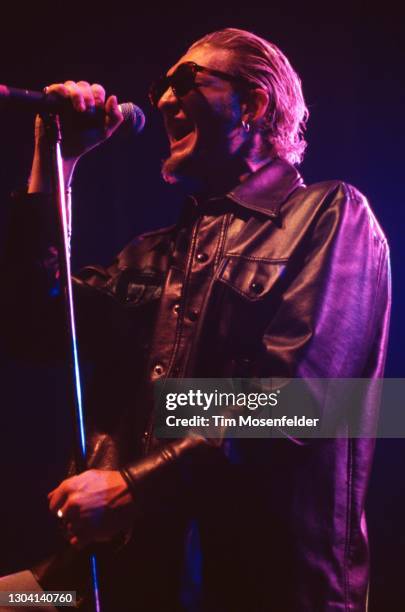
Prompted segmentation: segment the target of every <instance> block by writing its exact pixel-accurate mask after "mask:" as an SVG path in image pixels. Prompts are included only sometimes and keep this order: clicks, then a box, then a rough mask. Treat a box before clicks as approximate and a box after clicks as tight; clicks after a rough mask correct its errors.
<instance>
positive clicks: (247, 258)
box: [225, 253, 289, 263]
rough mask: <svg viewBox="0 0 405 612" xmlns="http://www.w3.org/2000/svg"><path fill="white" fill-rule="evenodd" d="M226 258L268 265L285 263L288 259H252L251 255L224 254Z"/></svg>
mask: <svg viewBox="0 0 405 612" xmlns="http://www.w3.org/2000/svg"><path fill="white" fill-rule="evenodd" d="M225 256H226V257H237V258H238V259H246V260H247V261H266V262H268V263H287V262H288V261H289V258H288V257H280V258H273V257H254V256H253V255H239V254H238V253H225Z"/></svg>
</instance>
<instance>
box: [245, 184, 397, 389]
mask: <svg viewBox="0 0 405 612" xmlns="http://www.w3.org/2000/svg"><path fill="white" fill-rule="evenodd" d="M288 267H289V268H290V269H288V270H287V274H286V276H285V281H284V286H283V290H282V293H281V298H280V300H279V303H278V308H277V309H276V311H275V313H274V316H272V318H271V321H269V323H268V325H267V327H266V330H265V333H264V335H263V342H262V350H261V353H259V354H258V355H257V357H256V360H255V361H254V364H253V371H252V374H253V375H259V376H267V377H269V376H286V377H290V378H294V377H298V378H350V377H352V378H355V377H358V378H360V377H368V378H372V377H373V376H382V375H383V369H384V363H385V357H386V350H387V335H388V325H389V316H390V308H391V281H390V262H389V249H388V245H387V241H386V239H385V236H384V234H383V232H382V230H381V228H380V227H379V225H378V223H377V221H376V219H375V217H374V215H373V213H372V211H371V209H370V207H369V204H368V202H367V200H366V198H365V197H364V196H363V195H362V194H361V193H359V192H358V191H357V190H356V189H354V188H353V187H352V186H350V185H346V184H344V183H341V184H338V186H337V187H335V189H333V190H332V191H331V193H329V194H328V196H327V197H326V199H325V203H324V205H323V207H322V208H321V209H320V211H319V214H318V216H317V218H316V219H315V222H314V223H313V226H312V227H311V229H310V231H309V232H308V235H307V236H306V237H304V240H303V242H302V244H301V246H300V247H299V248H298V252H297V254H295V255H294V256H293V257H292V262H291V265H290V266H288Z"/></svg>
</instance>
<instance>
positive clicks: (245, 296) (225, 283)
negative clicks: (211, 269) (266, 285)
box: [218, 278, 261, 302]
mask: <svg viewBox="0 0 405 612" xmlns="http://www.w3.org/2000/svg"><path fill="white" fill-rule="evenodd" d="M218 280H219V282H221V283H224V285H228V287H230V288H231V289H233V291H236V292H237V293H239V295H241V296H242V297H244V298H247V299H248V300H250V301H251V302H256V301H258V300H260V299H261V296H258V297H249V296H248V295H247V294H246V293H244V292H243V291H241V290H240V289H238V288H237V287H235V285H232V283H231V282H229V281H227V280H225V279H223V278H219V279H218Z"/></svg>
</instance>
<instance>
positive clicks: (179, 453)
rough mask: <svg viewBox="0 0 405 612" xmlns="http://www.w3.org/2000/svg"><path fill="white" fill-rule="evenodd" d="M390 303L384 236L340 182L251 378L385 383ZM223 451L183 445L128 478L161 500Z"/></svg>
mask: <svg viewBox="0 0 405 612" xmlns="http://www.w3.org/2000/svg"><path fill="white" fill-rule="evenodd" d="M286 222H288V221H287V220H286ZM390 305H391V282H390V265H389V250H388V245H387V242H386V239H385V237H384V234H383V232H382V231H381V229H380V228H379V226H378V223H377V221H376V219H375V217H374V215H373V214H372V212H371V210H370V208H369V205H368V203H367V200H366V199H365V198H364V196H362V194H360V193H359V192H358V191H356V190H355V189H354V188H353V187H351V186H349V185H346V184H338V185H337V186H336V184H335V187H334V189H332V190H331V191H330V193H329V194H328V195H327V197H326V198H325V200H324V204H323V206H322V208H321V209H320V210H319V213H318V215H317V217H316V218H315V220H314V223H313V224H312V225H311V227H310V229H309V231H308V232H307V235H305V236H304V238H303V240H302V243H301V244H300V246H299V247H298V249H297V252H296V253H295V254H294V255H293V257H292V258H291V261H290V262H289V266H288V272H287V274H286V275H285V277H284V278H283V288H282V291H281V292H280V297H279V300H278V305H277V308H276V309H275V310H273V311H272V314H271V320H269V322H268V324H267V325H266V326H265V331H264V334H263V337H262V342H261V347H260V349H259V350H258V351H257V353H256V354H255V355H254V356H252V359H251V360H250V361H249V363H248V369H247V370H246V371H245V372H244V374H243V376H244V377H258V378H269V377H286V378H306V377H308V378H350V377H353V378H354V377H368V378H373V377H380V376H382V375H383V370H384V362H385V357H386V349H387V336H388V325H389V314H390ZM219 445H220V441H218V440H207V439H204V438H203V437H201V438H189V439H184V440H176V441H173V442H170V443H168V444H166V445H165V446H164V447H162V448H161V449H159V450H157V451H156V452H155V453H154V454H152V455H150V456H148V457H147V458H146V459H144V460H143V461H140V462H137V463H134V464H132V465H128V466H126V468H125V470H124V476H125V477H126V479H127V481H128V482H129V483H132V490H133V494H134V497H135V498H137V497H138V498H139V495H141V497H142V498H144V499H145V498H146V499H148V496H149V499H153V491H154V490H157V488H158V483H159V482H160V483H161V484H162V483H165V485H164V486H165V487H167V488H168V489H170V482H171V483H172V484H173V482H174V481H176V482H177V481H178V480H179V479H180V482H181V483H183V484H184V483H187V482H188V481H189V476H188V473H189V470H190V465H191V464H192V463H193V461H194V459H193V457H194V458H196V460H195V464H196V465H197V466H200V465H201V462H202V461H204V460H207V457H211V459H210V461H211V460H215V461H218V457H219V452H220V451H219V448H218V446H219ZM212 473H213V472H212V471H211V474H212ZM171 477H172V480H170V478H171Z"/></svg>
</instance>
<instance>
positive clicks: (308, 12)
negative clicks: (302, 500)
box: [0, 2, 405, 612]
mask: <svg viewBox="0 0 405 612" xmlns="http://www.w3.org/2000/svg"><path fill="white" fill-rule="evenodd" d="M10 10H11V11H12V13H10ZM401 23H402V19H401V16H400V15H399V14H398V13H397V12H395V11H394V10H393V9H392V7H390V5H389V4H387V3H384V5H383V6H382V7H380V9H371V8H370V6H369V5H368V4H366V3H364V4H362V3H357V4H353V3H351V4H350V5H349V4H347V5H346V4H342V3H340V4H334V5H333V8H332V7H329V8H328V7H327V6H326V4H325V6H322V7H320V6H317V5H315V4H314V3H300V4H298V3H297V4H296V5H293V4H291V3H290V2H289V3H286V2H281V3H280V5H279V6H278V5H276V4H275V3H269V2H266V3H265V5H264V6H263V5H262V6H261V5H258V4H255V3H254V2H249V3H248V4H246V3H244V6H243V7H241V8H238V7H237V6H236V5H234V4H229V5H226V4H222V6H218V4H217V5H216V6H215V5H210V4H207V3H201V2H200V3H190V4H186V3H182V4H178V3H177V4H173V3H171V4H170V5H166V6H163V7H160V6H158V5H157V4H155V3H153V6H152V4H151V8H150V9H146V8H141V7H140V6H134V5H132V4H131V5H128V6H126V5H124V4H122V3H120V4H118V3H115V5H114V3H108V4H107V5H105V6H103V7H102V6H101V4H99V5H95V6H89V5H88V4H86V6H85V7H83V8H81V7H80V8H79V7H78V6H76V5H73V4H72V5H71V6H69V5H68V3H67V2H64V3H61V2H55V3H54V4H53V5H52V6H51V5H48V4H46V5H45V4H44V3H41V4H38V3H37V4H35V5H32V6H31V8H25V7H23V6H22V5H21V4H19V6H18V7H16V8H15V9H13V7H12V6H9V7H8V14H6V15H5V14H3V15H2V21H1V37H0V52H1V53H0V66H1V70H0V82H2V83H6V84H8V85H12V86H15V87H24V88H30V89H42V87H44V86H45V85H46V84H49V83H52V82H60V81H64V80H66V79H68V78H69V79H73V80H80V79H84V80H88V81H90V82H100V83H102V84H103V85H104V86H105V87H106V89H107V91H108V92H109V93H116V94H117V95H118V97H119V99H120V100H121V101H123V100H133V101H134V102H136V103H137V104H139V105H140V106H142V107H143V108H144V109H145V111H146V114H147V127H146V129H145V131H144V133H143V134H142V135H141V136H139V137H138V138H136V139H133V140H125V139H124V137H123V136H122V135H121V136H117V137H114V139H112V140H111V141H110V142H108V143H107V144H105V145H103V146H102V147H100V148H99V149H97V150H95V151H93V152H92V153H91V154H90V155H89V156H87V157H86V158H85V159H83V160H82V162H81V164H80V166H79V169H78V171H77V174H76V176H75V181H74V187H75V188H74V203H75V216H74V221H75V233H74V241H73V249H74V266H75V267H77V266H80V265H82V264H84V263H90V262H98V263H107V262H108V261H109V260H110V259H111V257H112V256H113V255H114V254H115V253H116V252H117V251H118V250H119V249H120V248H121V247H122V246H123V245H124V244H125V243H126V242H127V241H128V240H129V239H130V238H131V237H132V236H133V235H134V234H136V233H139V232H141V231H144V230H146V229H152V228H155V227H159V226H162V225H166V224H168V223H171V222H173V221H174V220H175V218H176V214H177V211H178V208H179V194H178V193H177V192H176V190H175V189H173V188H170V187H168V186H166V185H164V184H163V182H162V181H161V179H160V173H159V170H160V164H161V160H162V158H163V157H164V156H165V153H166V141H165V136H164V132H163V130H162V124H161V121H160V118H159V117H158V116H157V115H155V114H154V113H153V112H151V111H150V109H149V108H148V104H147V99H146V92H147V86H148V84H149V82H150V80H151V79H152V78H153V77H155V76H156V75H158V74H160V73H161V72H162V71H165V70H166V69H167V68H168V67H169V66H170V65H171V64H172V63H174V62H175V61H176V60H177V59H178V57H179V56H180V55H181V54H182V53H183V52H184V51H185V49H186V48H187V46H188V45H189V44H190V43H191V42H192V41H194V40H195V39H196V38H198V37H200V36H202V35H203V34H205V33H207V32H209V31H212V30H215V29H219V28H221V27H227V26H232V27H240V28H244V29H248V30H252V31H254V32H256V33H257V34H259V35H261V36H263V37H265V38H268V39H269V40H271V41H273V42H275V43H276V44H277V45H278V46H280V48H281V49H282V50H283V51H284V52H285V53H286V55H287V56H288V57H289V58H290V60H291V62H292V64H293V65H294V67H295V68H296V69H297V71H298V73H299V74H300V76H301V78H302V81H303V84H304V94H305V97H306V101H307V104H308V105H309V108H310V112H311V117H310V121H309V126H308V134H307V137H308V141H309V147H308V152H307V155H306V158H305V162H304V163H303V165H302V172H303V175H304V177H305V179H306V181H307V182H308V183H311V182H317V181H322V180H326V179H332V178H338V179H344V180H346V181H348V182H350V183H352V184H354V185H355V186H356V187H357V188H359V189H360V190H361V191H363V193H365V194H366V196H367V197H368V198H369V199H370V201H371V204H372V206H373V208H374V210H375V212H376V214H377V216H378V218H379V220H380V222H381V225H382V227H383V229H384V230H385V232H386V234H387V236H388V238H389V242H390V245H391V252H392V270H393V311H392V324H391V341H390V348H389V355H388V363H387V370H386V374H387V376H389V377H404V366H403V357H402V352H401V350H402V347H403V341H404V333H405V326H404V325H403V321H402V319H401V313H402V312H403V310H404V300H405V295H404V290H403V288H402V283H403V281H404V275H403V270H402V258H403V255H404V239H403V228H404V227H405V212H404V187H403V185H404V169H403V158H404V156H403V146H404V136H405V134H404V132H405V130H404V122H403V108H404V88H403V74H404V68H403V65H404V64H403V60H404V53H403V50H404V49H403V46H402V48H401V44H400V43H401V40H402V39H403V31H402V25H401ZM32 122H33V117H32V116H30V115H21V114H17V113H16V112H7V113H5V112H2V115H1V142H0V197H1V201H2V202H4V205H3V206H2V207H1V210H0V221H1V229H0V238H2V237H4V227H5V225H6V218H7V212H8V203H7V202H8V194H9V192H10V191H11V190H12V189H15V188H18V187H23V186H24V185H25V183H26V180H27V176H28V172H29V166H30V159H31V155H32V148H33V138H32ZM4 289H6V288H4ZM21 299H22V300H23V299H24V283H23V281H22V284H21ZM1 324H2V325H7V322H6V321H3V322H1ZM0 363H1V373H2V380H1V395H0V398H1V399H0V401H1V408H2V410H1V438H0V446H1V470H2V471H1V474H2V479H1V482H2V489H1V491H2V495H1V504H0V551H1V553H0V555H1V556H0V574H2V573H6V572H11V571H16V570H18V569H22V568H23V567H26V566H27V565H28V564H29V563H30V562H32V561H33V560H34V559H37V558H39V557H41V555H43V554H45V553H46V552H47V551H48V550H49V548H50V546H51V541H52V538H51V535H50V534H52V530H53V529H54V528H55V527H54V525H53V524H52V523H51V522H50V519H49V516H48V512H47V505H46V493H47V491H49V490H50V489H51V488H53V487H54V486H55V485H56V484H57V483H58V481H59V480H60V479H61V478H62V477H63V466H64V462H65V459H66V454H67V447H68V443H69V431H70V425H69V416H68V410H67V407H66V401H65V392H64V384H65V377H64V374H63V372H61V371H59V370H58V369H52V370H50V369H47V368H43V367H42V368H40V367H33V366H32V365H30V364H24V363H16V362H12V363H11V362H10V361H9V360H7V359H6V358H5V357H3V358H2V359H1V362H0ZM404 469H405V442H404V441H403V440H380V441H378V443H377V452H376V459H375V463H374V469H373V474H372V481H371V487H370V492H369V497H368V520H369V530H370V540H371V554H372V558H371V561H372V573H371V594H370V600H371V608H370V609H371V611H372V612H377V611H384V612H385V611H388V610H389V611H396V610H403V609H405V604H404V601H405V581H404V579H403V567H404V564H403V553H404V550H405V548H404V544H405V523H404V521H403V517H404V513H405V490H404V486H403V482H404V480H405V478H404V476H403V473H404ZM280 612H282V611H280Z"/></svg>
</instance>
